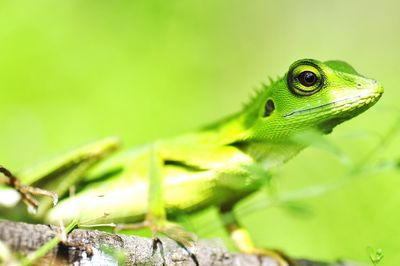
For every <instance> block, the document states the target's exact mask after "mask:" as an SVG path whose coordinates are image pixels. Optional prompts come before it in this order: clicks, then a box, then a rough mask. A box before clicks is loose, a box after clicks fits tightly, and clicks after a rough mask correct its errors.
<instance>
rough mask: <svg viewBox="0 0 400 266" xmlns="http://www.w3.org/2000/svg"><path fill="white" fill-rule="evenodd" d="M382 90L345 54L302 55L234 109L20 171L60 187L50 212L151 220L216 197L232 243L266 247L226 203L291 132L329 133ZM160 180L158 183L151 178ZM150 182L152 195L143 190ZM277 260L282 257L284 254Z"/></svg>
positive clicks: (250, 188) (281, 156) (253, 187)
mask: <svg viewBox="0 0 400 266" xmlns="http://www.w3.org/2000/svg"><path fill="white" fill-rule="evenodd" d="M382 93H383V88H382V86H381V85H380V84H379V83H377V82H376V81H375V80H373V79H369V78H366V77H364V76H361V75H359V74H358V73H357V72H356V71H355V70H354V69H353V68H352V67H351V66H350V65H348V64H347V63H345V62H341V61H327V62H320V61H316V60H310V59H305V60H299V61H296V62H295V63H293V64H292V65H291V66H290V68H289V71H288V72H287V73H286V74H285V75H284V76H283V77H282V78H281V79H278V80H276V81H274V82H271V84H270V85H269V86H264V87H263V88H261V90H259V91H258V93H257V94H256V95H255V96H254V98H253V99H252V100H251V101H250V102H249V103H248V104H247V105H246V106H245V107H244V108H243V109H242V110H241V111H240V112H238V113H236V114H234V115H232V116H230V117H228V118H226V119H223V120H222V121H219V122H217V123H215V124H212V125H210V126H208V127H205V128H202V129H200V130H198V131H195V132H193V133H189V134H184V135H182V136H179V137H176V138H173V139H169V140H160V141H157V142H155V143H154V144H152V145H148V146H144V147H141V148H139V149H136V150H133V151H130V152H125V153H121V154H119V155H117V156H113V157H110V158H109V159H107V160H103V161H102V162H100V163H99V164H97V165H96V166H95V167H92V166H93V165H95V164H96V163H97V162H98V161H100V159H102V158H103V157H104V155H105V154H108V153H109V152H110V151H112V150H114V149H115V148H116V146H118V141H117V140H116V139H112V138H111V139H106V140H103V141H101V142H99V143H94V144H91V145H89V146H86V147H83V148H81V149H80V150H79V151H75V152H73V153H71V154H70V155H68V156H64V157H63V158H61V159H59V160H58V161H57V160H56V161H55V162H54V163H53V165H51V163H48V164H46V165H44V166H43V167H41V168H38V169H37V170H36V171H27V172H22V173H20V174H19V177H20V178H22V179H23V180H25V183H28V184H31V185H34V186H40V187H41V188H47V189H50V190H53V191H55V192H57V193H59V194H61V195H60V196H61V197H63V196H64V198H63V199H62V200H61V202H60V203H59V204H58V205H57V206H56V207H54V208H52V209H48V207H49V206H48V205H45V207H44V208H43V209H42V211H41V212H40V214H41V216H42V218H43V219H44V220H46V221H48V222H53V223H57V222H58V221H59V220H71V219H73V218H79V219H81V220H91V219H94V218H97V219H96V222H114V223H120V222H129V223H133V222H140V221H143V219H144V218H145V219H146V220H149V217H153V216H154V215H153V216H151V215H150V216H149V215H148V214H149V212H150V213H153V214H154V213H155V212H157V213H159V217H158V218H159V220H165V217H163V216H164V214H163V213H164V212H163V210H161V209H164V207H165V211H166V213H167V214H168V215H169V216H170V217H173V216H175V215H178V214H179V213H182V212H185V213H188V212H194V211H198V210H201V209H203V208H206V207H208V206H212V205H213V206H216V207H218V208H219V209H220V211H221V215H222V216H229V220H230V221H231V222H230V223H229V224H227V225H226V227H227V229H228V230H229V232H230V233H231V234H232V237H233V239H234V240H235V242H236V243H237V245H238V247H239V249H241V250H242V251H245V252H249V253H264V254H271V253H269V251H266V250H264V251H265V252H263V251H262V250H261V251H260V249H257V248H256V247H255V246H254V245H253V244H252V243H251V240H250V238H249V236H248V233H247V232H245V231H244V229H243V228H241V227H240V226H239V224H238V222H237V220H236V218H235V217H233V214H232V213H231V212H230V211H231V210H232V208H233V206H234V205H235V203H236V202H237V201H239V200H241V199H242V198H244V197H246V196H247V195H249V194H251V193H253V192H255V191H257V190H258V189H260V187H261V186H262V185H263V184H264V183H265V181H266V180H268V178H269V175H268V171H269V170H270V169H271V168H272V167H275V166H277V165H280V164H282V163H284V162H286V161H287V160H289V159H290V158H291V157H293V156H294V155H296V154H297V153H298V152H299V151H301V150H302V149H303V148H304V147H305V144H304V143H298V142H296V141H295V140H294V139H295V137H296V136H297V135H298V134H301V133H302V132H304V131H308V130H317V131H318V132H320V133H321V134H327V133H330V132H331V131H332V129H333V128H334V127H335V126H337V125H338V124H340V123H342V122H344V121H346V120H349V119H351V118H353V117H355V116H357V115H358V114H360V113H362V112H364V111H365V110H367V109H368V108H369V107H371V106H372V105H373V104H375V103H376V102H377V101H378V99H379V98H380V97H381V95H382ZM94 147H95V148H94ZM94 151H95V152H94ZM96 152H97V153H96ZM93 154H96V156H92V155H93ZM152 154H155V155H156V156H157V158H160V160H161V166H160V168H159V169H156V170H157V171H155V172H157V176H160V177H161V178H158V177H157V178H153V177H152V176H151V175H152V174H150V173H149V172H151V169H152V167H151V166H150V165H151V164H150V162H151V161H152V160H151V158H152ZM82 165H83V166H82ZM79 167H81V169H78V168H79ZM60 169H63V170H62V171H60ZM76 169H78V170H76ZM153 170H154V169H153ZM153 172H154V171H153ZM43 176H47V177H46V178H43ZM71 176H73V178H71ZM64 179H68V180H72V179H73V181H72V183H75V184H76V186H77V191H76V195H75V196H74V197H66V196H65V194H66V192H67V189H68V186H70V185H71V182H69V183H68V182H67V184H69V185H68V186H66V185H60V184H59V182H60V181H58V180H64ZM51 180H56V181H51ZM149 180H150V181H149ZM151 180H153V181H151ZM154 180H158V181H154ZM160 180H161V181H160ZM158 182H162V183H163V184H162V185H159V186H157V185H156V186H155V185H154V184H155V183H158ZM149 183H150V185H149ZM154 186H155V188H156V189H154ZM149 187H150V188H149ZM152 187H153V189H152ZM149 191H153V192H152V193H154V191H156V192H157V194H158V195H157V194H156V195H150V197H149V195H148V192H149ZM149 199H150V200H149ZM154 199H156V200H154ZM152 201H153V202H155V203H151V202H152ZM152 206H158V207H154V208H153V207H152ZM155 209H156V210H155ZM104 214H107V216H104ZM101 217H102V218H101ZM100 218H101V219H100ZM161 231H162V230H161ZM281 265H288V264H285V262H284V261H282V262H281Z"/></svg>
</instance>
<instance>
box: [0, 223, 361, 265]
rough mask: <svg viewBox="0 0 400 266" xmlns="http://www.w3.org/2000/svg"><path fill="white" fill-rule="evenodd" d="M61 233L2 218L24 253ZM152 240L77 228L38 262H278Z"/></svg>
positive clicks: (205, 244) (209, 243) (5, 234)
mask: <svg viewBox="0 0 400 266" xmlns="http://www.w3.org/2000/svg"><path fill="white" fill-rule="evenodd" d="M59 233H60V228H59V227H56V226H51V225H43V224H26V223H20V222H10V221H1V220H0V241H1V242H2V243H3V244H5V245H6V246H8V247H9V249H10V250H12V251H13V252H19V253H22V254H25V255H26V254H28V253H30V252H32V251H35V250H36V249H38V248H39V247H40V246H42V245H43V244H45V243H46V242H47V241H49V240H50V239H52V238H53V237H54V236H56V235H57V234H59ZM153 244H154V241H152V239H149V238H144V237H137V236H127V235H120V234H110V233H105V232H101V231H97V230H84V229H75V230H73V231H72V232H71V233H70V234H69V235H68V236H67V239H66V241H63V242H62V243H61V244H59V245H58V246H57V247H56V248H55V249H53V250H52V251H51V252H49V253H48V254H47V255H46V256H44V257H42V258H41V260H40V261H39V262H37V264H36V265H121V264H125V265H218V266H219V265H221V266H222V265H237V266H239V265H240V266H247V265H264V266H277V265H278V264H277V263H276V261H275V260H274V259H272V258H271V257H259V256H254V255H246V254H239V253H231V252H229V251H227V249H226V248H225V247H224V245H223V244H222V243H221V241H219V240H201V241H198V242H197V243H196V245H195V247H194V248H193V249H191V252H189V251H188V250H187V249H185V248H184V247H181V246H180V245H178V244H177V243H176V242H174V241H172V240H170V239H167V238H161V243H157V244H156V245H153ZM118 254H119V255H118ZM121 254H123V255H122V256H121ZM121 258H122V259H121ZM297 262H298V264H299V265H300V266H356V265H358V266H359V264H354V263H349V262H333V263H328V262H316V261H311V260H304V259H298V260H297Z"/></svg>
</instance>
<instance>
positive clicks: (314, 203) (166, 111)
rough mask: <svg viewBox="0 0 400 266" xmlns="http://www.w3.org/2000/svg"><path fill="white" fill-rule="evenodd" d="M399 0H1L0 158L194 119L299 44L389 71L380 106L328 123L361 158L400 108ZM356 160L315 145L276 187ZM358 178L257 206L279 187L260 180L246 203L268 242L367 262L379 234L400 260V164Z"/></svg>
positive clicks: (295, 53) (21, 160) (294, 53)
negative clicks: (260, 187) (266, 187)
mask: <svg viewBox="0 0 400 266" xmlns="http://www.w3.org/2000/svg"><path fill="white" fill-rule="evenodd" d="M399 8H400V5H399V2H398V1H396V0H385V1H367V2H366V1H344V0H341V1H288V0H284V1H232V0H229V1H228V0H226V1H204V0H202V1H200V0H192V1H188V0H170V1H99V0H96V1H78V0H70V1H23V0H21V1H14V0H4V1H1V2H0V25H1V27H0V121H1V126H0V151H1V152H0V162H1V164H3V165H6V166H8V167H10V168H11V169H21V168H24V167H26V166H30V165H33V164H35V163H36V162H38V161H43V160H46V158H48V157H51V156H52V155H55V154H59V153H60V152H62V151H64V150H68V149H70V148H71V147H75V146H77V145H78V144H81V143H85V142H87V141H91V140H94V139H97V138H100V137H103V136H108V135H117V136H121V137H122V138H123V140H124V143H125V147H130V146H134V145H137V144H142V143H146V142H149V141H151V140H154V139H157V138H164V137H169V136H173V135H176V134H179V133H181V132H184V131H187V130H191V129H194V128H197V127H199V126H201V125H204V124H207V123H209V122H211V121H214V120H216V119H218V118H221V117H223V116H224V115H227V114H230V113H232V112H234V111H237V110H238V109H239V108H240V107H241V106H242V103H243V102H245V101H246V100H247V99H248V97H249V94H250V93H251V92H252V90H253V89H254V88H257V87H258V86H260V84H261V83H262V82H267V80H268V77H269V76H271V77H277V76H278V75H282V74H283V73H284V72H285V71H286V70H287V68H288V66H289V65H290V63H292V61H294V60H296V59H300V58H316V59H320V60H329V59H341V60H345V61H348V62H349V63H351V64H352V65H353V66H354V67H355V68H356V69H357V70H358V71H360V73H363V74H364V75H366V76H370V77H374V78H376V79H377V80H379V81H380V82H381V83H382V84H383V85H384V87H385V89H386V91H385V94H384V96H383V97H382V99H381V101H380V102H379V103H378V104H377V105H376V106H375V107H374V108H372V109H371V110H369V111H368V112H366V113H365V114H363V115H362V116H360V117H358V118H356V119H354V120H352V121H351V122H349V123H346V124H344V125H342V126H340V127H338V128H337V129H336V130H335V131H334V134H332V135H330V136H328V141H329V142H331V143H333V144H334V145H337V147H338V148H340V149H341V150H342V152H343V153H344V154H346V155H347V156H348V158H349V159H350V160H351V161H353V162H357V161H359V160H361V159H362V158H364V157H365V156H366V154H368V153H369V151H371V150H372V149H374V147H376V146H377V145H378V146H379V145H381V144H379V143H380V141H382V139H386V138H387V136H386V132H387V131H388V130H389V129H390V128H392V127H393V126H394V125H395V123H396V121H397V120H398V117H399V115H400V112H399V111H398V110H399V109H397V106H398V98H399V97H400V90H399V85H398V83H399V81H398V79H399V73H400V64H399V62H400V16H399V15H398V10H399ZM399 148H400V140H399V138H397V134H394V135H392V136H391V137H390V143H389V144H388V145H386V146H385V147H383V148H382V149H380V150H379V153H375V152H374V153H373V156H374V158H371V165H372V162H373V161H378V160H386V161H387V160H394V159H396V158H399V156H400V152H399ZM346 172H348V166H346V165H345V164H344V163H343V160H339V159H338V157H337V156H334V155H332V153H329V152H327V151H326V150H324V149H318V148H313V147H311V148H309V149H308V150H306V151H304V152H303V153H301V154H300V155H299V156H297V157H296V158H295V159H293V160H292V161H290V162H289V163H288V164H286V165H285V166H284V167H282V168H281V169H277V170H276V177H277V178H276V179H274V180H275V181H274V183H275V185H274V187H275V189H274V191H275V194H277V195H285V193H287V192H288V193H291V192H293V191H303V190H304V189H307V188H309V187H314V186H319V185H322V186H324V185H325V184H332V183H335V182H336V180H339V179H340V178H343V176H345V174H346ZM351 178H352V179H351V181H350V182H347V183H345V184H344V185H342V186H339V187H338V188H337V189H334V190H331V191H329V192H326V193H323V194H322V195H319V196H315V197H308V196H310V195H311V194H312V193H309V194H308V193H303V194H304V198H301V197H300V199H297V200H295V201H292V202H286V203H284V204H275V205H274V206H272V207H268V208H267V207H256V206H257V205H259V204H260V202H261V203H265V202H268V201H270V198H271V196H268V195H267V193H264V192H261V193H259V194H258V195H256V196H255V197H252V198H250V199H249V200H246V201H245V202H244V203H243V204H242V205H241V206H239V208H238V213H240V212H241V211H243V213H245V215H242V216H241V218H242V219H241V220H242V222H243V224H244V225H245V226H246V227H248V228H249V230H250V232H251V233H252V235H253V236H254V238H255V241H256V242H257V243H258V244H259V245H261V246H269V247H276V248H280V249H282V250H285V251H286V252H287V253H289V254H290V255H292V256H295V257H307V258H313V259H320V260H334V259H340V258H345V259H352V260H357V261H363V262H366V263H368V261H369V258H368V256H369V252H370V251H369V250H370V248H369V247H371V248H373V249H377V248H380V249H382V250H383V252H384V256H385V257H384V259H383V261H382V262H381V264H379V265H390V266H393V265H400V252H399V248H400V226H399V219H400V212H399V207H400V193H398V190H399V187H400V174H399V172H396V171H383V172H382V171H374V170H373V169H372V170H371V171H370V172H367V173H366V174H364V175H362V176H358V177H357V178H353V177H351ZM261 205H262V204H261ZM251 208H254V209H255V210H253V211H247V212H246V210H249V209H251ZM215 220H216V219H215V211H213V210H210V211H207V212H205V213H203V214H200V215H197V217H194V218H191V220H190V221H191V222H190V223H191V224H192V225H193V226H192V227H193V228H195V229H197V230H196V231H197V233H198V234H199V235H200V237H202V238H210V237H222V238H223V239H225V240H226V243H227V245H228V246H230V247H231V246H232V244H231V243H230V242H229V239H228V237H227V235H226V234H225V233H224V231H223V230H222V229H221V226H220V225H219V224H218V223H216V222H215ZM207 221H213V224H212V226H211V225H210V223H209V222H207ZM215 224H216V225H215ZM205 225H207V226H205ZM214 225H215V226H214ZM370 265H372V264H370Z"/></svg>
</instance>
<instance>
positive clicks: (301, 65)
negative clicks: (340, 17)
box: [245, 59, 383, 139]
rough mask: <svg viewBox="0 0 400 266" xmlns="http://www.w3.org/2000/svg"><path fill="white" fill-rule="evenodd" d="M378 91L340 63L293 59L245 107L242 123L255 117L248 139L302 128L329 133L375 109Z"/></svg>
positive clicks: (373, 83)
mask: <svg viewBox="0 0 400 266" xmlns="http://www.w3.org/2000/svg"><path fill="white" fill-rule="evenodd" d="M382 93H383V87H382V86H381V85H380V84H379V83H378V82H377V81H376V80H374V79H370V78H366V77H364V76H362V75H360V74H358V73H357V72H356V71H355V70H354V68H353V67H351V66H350V65H349V64H347V63H345V62H343V61H326V62H320V61H317V60H311V59H303V60H298V61H296V62H294V63H293V64H292V65H291V66H290V67H289V70H288V72H287V73H286V74H285V76H284V77H283V78H281V79H279V80H277V81H275V82H273V83H272V84H271V85H270V86H268V87H265V89H263V90H262V91H261V92H260V93H259V95H257V99H256V100H255V101H254V102H253V104H254V105H253V104H252V105H253V106H252V107H249V108H250V109H252V110H249V111H250V112H249V113H248V116H247V119H248V118H249V117H251V116H252V117H253V118H254V117H256V118H255V119H249V120H247V122H248V123H249V124H247V126H248V127H247V128H248V129H249V130H250V134H249V135H248V136H252V137H255V138H256V139H266V138H274V139H276V138H285V137H287V136H289V135H292V134H296V133H297V132H300V131H304V130H307V129H317V130H320V131H322V132H323V133H329V132H331V131H332V129H333V128H334V127H335V126H337V125H338V124H340V123H342V122H344V121H346V120H349V119H351V118H353V117H355V116H357V115H358V114H360V113H362V112H364V111H365V110H367V109H368V108H370V107H371V106H372V105H374V104H375V103H376V102H377V101H378V100H379V98H380V97H381V95H382ZM250 113H252V115H249V114H250ZM255 114H256V115H255ZM245 121H246V120H245ZM245 123H246V122H245ZM250 124H251V125H250Z"/></svg>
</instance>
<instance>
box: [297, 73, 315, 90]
mask: <svg viewBox="0 0 400 266" xmlns="http://www.w3.org/2000/svg"><path fill="white" fill-rule="evenodd" d="M297 79H298V80H299V82H300V83H301V85H303V86H306V87H311V86H313V85H314V84H315V83H316V82H317V75H315V74H314V73H313V72H311V71H304V72H301V73H300V75H299V76H298V77H297Z"/></svg>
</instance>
